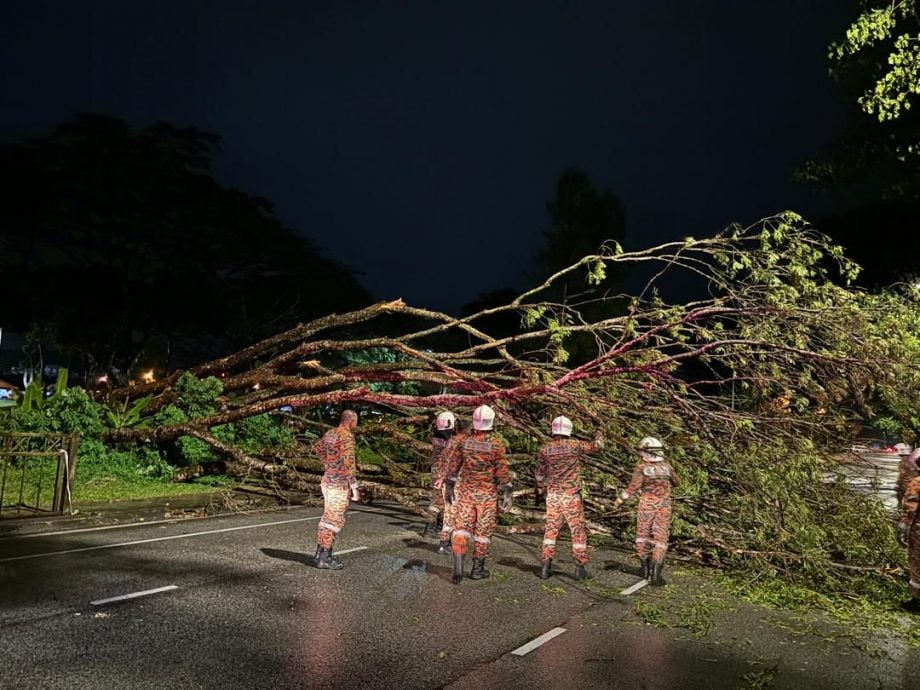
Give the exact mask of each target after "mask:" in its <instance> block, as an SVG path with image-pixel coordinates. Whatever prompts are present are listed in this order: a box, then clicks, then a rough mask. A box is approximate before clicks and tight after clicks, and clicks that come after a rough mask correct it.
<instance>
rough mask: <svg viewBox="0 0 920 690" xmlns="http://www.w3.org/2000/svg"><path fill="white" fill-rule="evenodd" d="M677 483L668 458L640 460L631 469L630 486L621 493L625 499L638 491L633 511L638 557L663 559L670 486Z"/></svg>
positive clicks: (666, 542)
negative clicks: (635, 509) (637, 503)
mask: <svg viewBox="0 0 920 690" xmlns="http://www.w3.org/2000/svg"><path fill="white" fill-rule="evenodd" d="M678 484H679V482H678V479H677V473H676V472H675V471H674V468H673V467H672V466H671V464H670V463H669V462H668V461H667V460H645V459H642V460H640V461H639V463H638V464H637V465H636V468H635V470H633V475H632V480H631V481H630V482H629V486H628V487H626V490H625V491H623V493H622V495H621V496H620V497H621V498H622V499H623V500H624V501H625V500H626V499H628V498H629V497H630V496H632V495H633V494H634V493H636V492H637V491H638V492H639V509H638V511H637V513H636V553H637V554H638V556H639V558H647V557H648V555H649V551H651V552H652V559H653V560H655V561H662V560H663V559H664V556H665V554H666V553H667V551H668V537H669V536H670V529H671V487H676V486H677V485H678Z"/></svg>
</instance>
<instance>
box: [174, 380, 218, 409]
mask: <svg viewBox="0 0 920 690" xmlns="http://www.w3.org/2000/svg"><path fill="white" fill-rule="evenodd" d="M223 390H224V386H223V384H222V383H221V381H220V379H219V378H216V377H214V376H208V377H207V378H205V379H198V378H196V377H195V375H194V374H192V373H189V372H185V373H183V374H182V376H180V377H179V380H178V381H176V383H175V385H173V395H174V396H175V401H176V402H175V405H176V407H178V408H179V409H180V410H182V411H183V412H184V413H185V414H186V415H188V417H189V419H198V418H200V417H207V416H208V415H212V414H214V413H215V412H216V411H217V404H216V400H217V397H218V396H219V395H220V394H221V393H222V392H223Z"/></svg>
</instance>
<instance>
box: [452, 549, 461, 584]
mask: <svg viewBox="0 0 920 690" xmlns="http://www.w3.org/2000/svg"><path fill="white" fill-rule="evenodd" d="M451 581H452V582H453V583H454V584H455V585H459V584H460V583H461V582H463V554H462V553H455V554H454V577H453V579H452V580H451Z"/></svg>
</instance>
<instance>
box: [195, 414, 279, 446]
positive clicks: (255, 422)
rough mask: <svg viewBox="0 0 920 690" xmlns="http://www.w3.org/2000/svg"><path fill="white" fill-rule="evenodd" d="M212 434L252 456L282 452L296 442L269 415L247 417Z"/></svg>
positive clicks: (215, 428)
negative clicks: (266, 452) (268, 452)
mask: <svg viewBox="0 0 920 690" xmlns="http://www.w3.org/2000/svg"><path fill="white" fill-rule="evenodd" d="M212 432H213V433H214V435H215V436H216V437H217V438H219V439H220V440H221V441H224V442H225V443H230V444H232V445H234V446H236V447H237V448H239V449H240V450H242V451H243V452H244V453H251V454H259V453H262V452H264V451H273V450H280V449H283V448H287V447H288V446H290V445H291V444H292V443H293V442H294V435H293V434H292V433H291V430H290V429H288V428H287V427H285V426H284V425H283V424H282V423H281V422H280V421H279V420H278V418H277V417H275V416H272V415H268V414H260V415H256V416H254V417H246V418H245V419H242V420H240V421H239V422H234V423H233V424H224V425H221V426H218V427H214V429H212ZM195 440H197V439H195Z"/></svg>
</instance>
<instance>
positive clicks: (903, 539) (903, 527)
mask: <svg viewBox="0 0 920 690" xmlns="http://www.w3.org/2000/svg"><path fill="white" fill-rule="evenodd" d="M909 535H910V525H908V524H907V523H906V522H899V523H898V543H899V544H900V545H901V546H907V538H908V536H909Z"/></svg>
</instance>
